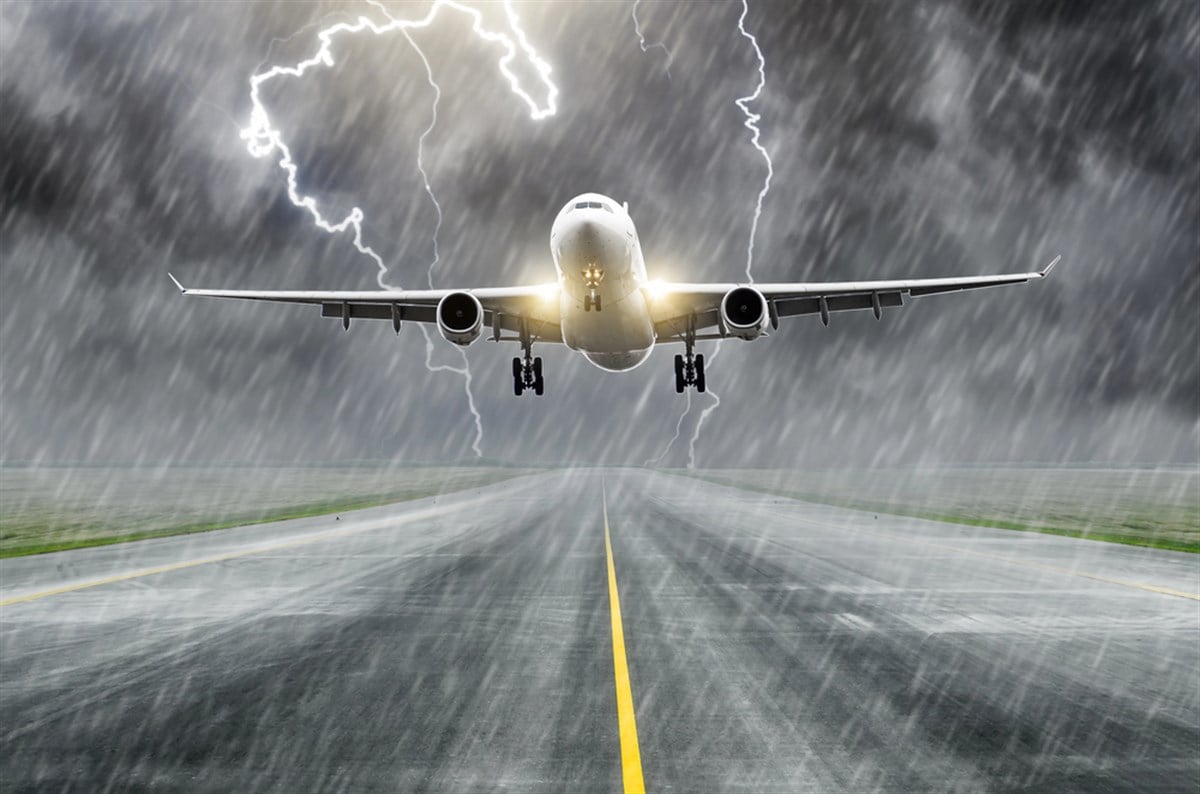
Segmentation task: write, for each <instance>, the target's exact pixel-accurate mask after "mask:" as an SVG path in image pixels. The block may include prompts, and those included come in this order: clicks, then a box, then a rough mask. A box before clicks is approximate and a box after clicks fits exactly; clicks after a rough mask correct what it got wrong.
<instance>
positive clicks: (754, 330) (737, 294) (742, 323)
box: [721, 287, 771, 340]
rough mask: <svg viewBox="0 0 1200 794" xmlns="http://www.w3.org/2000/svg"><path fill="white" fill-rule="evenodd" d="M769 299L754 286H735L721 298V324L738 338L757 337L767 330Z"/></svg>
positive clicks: (748, 338)
mask: <svg viewBox="0 0 1200 794" xmlns="http://www.w3.org/2000/svg"><path fill="white" fill-rule="evenodd" d="M770 322H771V313H770V311H769V310H768V309H767V299H766V298H765V297H764V296H763V294H762V293H761V292H759V291H758V290H756V289H755V288H754V287H734V288H733V289H731V290H729V292H726V293H725V297H724V298H722V299H721V325H722V326H724V328H725V331H726V333H728V334H729V335H730V336H736V337H737V338H738V339H746V340H750V339H757V338H758V337H760V336H762V333H763V331H766V330H767V324H768V323H770Z"/></svg>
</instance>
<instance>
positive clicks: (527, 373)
mask: <svg viewBox="0 0 1200 794" xmlns="http://www.w3.org/2000/svg"><path fill="white" fill-rule="evenodd" d="M521 347H522V348H523V349H524V351H525V355H524V356H523V357H517V358H514V359H513V360H512V374H513V394H515V395H517V396H518V397H520V396H521V393H522V392H524V391H525V390H526V389H533V393H534V394H536V395H537V396H539V397H541V396H542V392H543V391H545V389H546V381H545V379H544V378H542V357H541V356H537V357H534V356H533V342H532V341H530V338H529V335H528V334H522V339H521Z"/></svg>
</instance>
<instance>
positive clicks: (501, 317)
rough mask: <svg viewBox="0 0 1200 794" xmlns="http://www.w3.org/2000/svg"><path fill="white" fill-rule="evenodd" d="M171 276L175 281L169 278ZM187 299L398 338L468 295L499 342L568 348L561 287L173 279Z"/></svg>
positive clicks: (435, 318) (429, 322) (547, 285)
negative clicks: (317, 311) (288, 284)
mask: <svg viewBox="0 0 1200 794" xmlns="http://www.w3.org/2000/svg"><path fill="white" fill-rule="evenodd" d="M167 275H169V276H170V274H169V273H168V274H167ZM171 281H173V282H175V286H176V287H178V288H179V291H180V292H182V293H183V294H184V295H188V296H191V297H201V298H228V299H232V300H248V301H268V302H274V303H305V304H311V305H314V306H320V307H321V316H322V317H334V318H337V319H340V320H341V321H342V325H343V327H345V328H349V327H350V321H351V320H352V319H360V318H361V319H366V320H390V321H391V323H392V327H393V328H395V329H396V331H397V332H399V330H400V326H401V324H402V323H405V322H416V323H428V324H431V325H436V324H437V316H436V315H437V305H438V302H439V301H441V299H442V298H444V297H446V296H447V295H450V294H452V293H456V292H466V293H469V294H471V295H473V296H475V298H476V299H478V300H479V303H480V305H482V306H483V315H484V316H483V327H484V328H485V329H490V330H491V338H492V339H495V340H497V341H508V340H513V341H520V338H521V337H520V336H504V335H502V333H501V332H502V331H513V332H515V333H517V334H521V333H523V332H526V333H528V334H529V335H530V338H531V340H532V341H536V342H542V343H545V342H562V326H561V322H560V317H559V305H558V300H557V295H558V291H557V290H558V285H557V284H543V285H540V286H535V287H491V288H485V289H468V290H449V289H426V290H365V291H357V292H356V291H330V292H323V291H315V292H313V291H274V290H216V289H190V288H188V287H185V286H183V285H182V284H180V283H179V281H178V280H177V279H176V278H175V277H174V276H171Z"/></svg>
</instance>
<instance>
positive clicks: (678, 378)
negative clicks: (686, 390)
mask: <svg viewBox="0 0 1200 794" xmlns="http://www.w3.org/2000/svg"><path fill="white" fill-rule="evenodd" d="M685 385H686V384H685V383H684V382H683V356H675V393H676V394H683V387H684V386H685Z"/></svg>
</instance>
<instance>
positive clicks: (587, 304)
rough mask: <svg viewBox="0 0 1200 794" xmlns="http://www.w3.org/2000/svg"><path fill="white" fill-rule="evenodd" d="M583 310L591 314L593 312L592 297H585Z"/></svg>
mask: <svg viewBox="0 0 1200 794" xmlns="http://www.w3.org/2000/svg"><path fill="white" fill-rule="evenodd" d="M583 310H584V311H585V312H590V311H591V310H592V296H591V295H584V296H583Z"/></svg>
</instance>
